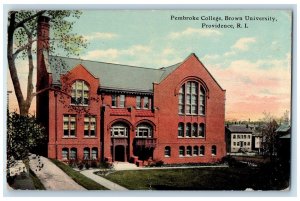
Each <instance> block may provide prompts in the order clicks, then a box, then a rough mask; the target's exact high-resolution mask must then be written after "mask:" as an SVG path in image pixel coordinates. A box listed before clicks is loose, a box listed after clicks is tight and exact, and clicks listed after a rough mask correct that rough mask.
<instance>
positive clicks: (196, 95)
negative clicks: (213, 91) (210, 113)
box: [178, 80, 206, 116]
mask: <svg viewBox="0 0 300 201" xmlns="http://www.w3.org/2000/svg"><path fill="white" fill-rule="evenodd" d="M205 113H206V90H205V88H204V86H203V84H202V83H201V82H199V81H197V80H188V81H186V82H184V83H183V84H182V85H181V86H180V88H179V91H178V114H180V115H199V116H205Z"/></svg>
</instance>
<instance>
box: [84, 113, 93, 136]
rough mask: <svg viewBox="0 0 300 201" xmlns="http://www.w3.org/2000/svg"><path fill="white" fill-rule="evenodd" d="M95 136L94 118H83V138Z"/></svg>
mask: <svg viewBox="0 0 300 201" xmlns="http://www.w3.org/2000/svg"><path fill="white" fill-rule="evenodd" d="M95 135H96V117H92V116H85V117H84V136H85V137H88V136H95Z"/></svg>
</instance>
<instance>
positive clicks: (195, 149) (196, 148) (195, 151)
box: [193, 146, 199, 156]
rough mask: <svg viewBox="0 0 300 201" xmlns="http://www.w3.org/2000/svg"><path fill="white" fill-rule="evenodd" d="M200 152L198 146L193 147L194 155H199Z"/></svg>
mask: <svg viewBox="0 0 300 201" xmlns="http://www.w3.org/2000/svg"><path fill="white" fill-rule="evenodd" d="M198 152H199V150H198V146H194V149H193V155H194V156H197V155H198Z"/></svg>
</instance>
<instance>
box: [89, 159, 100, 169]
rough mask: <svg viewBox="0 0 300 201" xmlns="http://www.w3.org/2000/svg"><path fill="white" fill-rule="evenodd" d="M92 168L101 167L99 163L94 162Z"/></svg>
mask: <svg viewBox="0 0 300 201" xmlns="http://www.w3.org/2000/svg"><path fill="white" fill-rule="evenodd" d="M91 167H92V168H98V167H99V165H98V163H97V161H92V163H91Z"/></svg>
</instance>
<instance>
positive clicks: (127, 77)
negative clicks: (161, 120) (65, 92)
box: [44, 53, 218, 93]
mask: <svg viewBox="0 0 300 201" xmlns="http://www.w3.org/2000/svg"><path fill="white" fill-rule="evenodd" d="M44 54H45V55H46V54H47V53H44ZM193 55H194V56H196V55H195V54H193V53H192V54H191V55H189V56H188V57H187V58H186V59H185V60H184V61H183V62H181V63H177V64H174V65H172V66H169V67H162V68H159V69H154V68H145V67H137V66H129V65H122V64H113V63H105V62H98V61H89V60H82V59H75V58H67V57H60V56H50V55H49V56H48V55H47V56H46V57H45V63H46V64H45V65H46V67H47V68H46V69H47V71H48V73H51V74H52V78H53V83H54V84H59V83H60V75H63V74H66V73H67V72H69V71H71V70H72V69H73V68H74V67H76V66H78V65H79V64H81V65H82V66H84V67H85V68H86V70H88V71H89V72H90V73H91V74H92V75H93V76H94V77H96V78H99V79H100V83H101V86H100V88H101V89H107V90H120V91H122V90H123V91H132V92H134V91H139V92H144V93H153V83H160V82H161V81H163V80H164V79H165V78H166V77H167V76H168V75H170V74H171V73H172V72H173V71H174V70H175V69H177V68H178V67H179V66H180V65H181V64H182V63H184V62H185V61H186V60H187V59H188V58H190V57H191V56H193ZM196 58H197V59H198V57H196ZM198 61H199V62H200V63H201V61H200V60H199V59H198ZM216 83H217V82H216ZM217 84H218V83H217Z"/></svg>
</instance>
